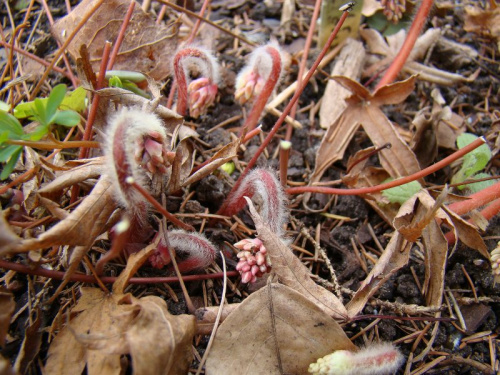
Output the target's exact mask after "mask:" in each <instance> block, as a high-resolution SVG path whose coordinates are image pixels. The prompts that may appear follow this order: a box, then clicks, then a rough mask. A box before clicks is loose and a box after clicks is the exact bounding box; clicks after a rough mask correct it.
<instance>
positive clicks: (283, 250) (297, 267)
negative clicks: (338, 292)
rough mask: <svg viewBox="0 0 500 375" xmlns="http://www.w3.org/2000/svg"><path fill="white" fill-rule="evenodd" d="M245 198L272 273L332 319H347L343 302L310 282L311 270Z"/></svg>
mask: <svg viewBox="0 0 500 375" xmlns="http://www.w3.org/2000/svg"><path fill="white" fill-rule="evenodd" d="M245 199H246V201H247V203H248V207H249V209H250V214H251V216H252V219H253V222H254V224H255V228H256V229H257V232H258V237H259V239H260V240H261V241H262V242H263V243H264V246H265V247H266V249H267V252H268V254H269V257H270V258H271V263H272V265H273V268H272V273H273V274H275V275H277V276H278V278H279V281H280V282H281V283H282V284H285V285H286V286H288V287H290V288H293V289H294V290H296V291H298V292H299V293H302V294H303V295H304V296H305V297H306V298H307V299H309V300H310V301H311V302H312V303H314V304H315V305H317V306H318V307H319V308H320V309H321V310H323V311H324V312H325V313H326V314H328V315H329V316H332V317H333V318H335V319H341V320H345V319H346V317H347V311H346V309H345V307H344V305H343V304H342V302H340V300H339V299H338V298H337V297H335V295H333V294H332V293H331V292H329V291H328V290H326V289H325V288H323V287H321V286H319V285H317V284H316V283H315V282H314V281H312V280H311V278H310V276H309V270H308V269H307V268H306V266H304V264H303V263H302V262H301V261H300V259H299V258H297V257H296V256H295V255H294V254H293V252H292V251H291V250H290V249H289V248H288V246H286V245H285V244H284V243H283V242H282V241H281V239H280V238H278V236H277V235H276V234H275V233H273V232H272V231H271V230H270V229H269V225H267V223H264V221H263V220H262V218H261V217H260V215H259V214H258V213H257V211H256V210H255V207H254V206H253V203H252V201H251V200H250V199H249V198H248V197H245Z"/></svg>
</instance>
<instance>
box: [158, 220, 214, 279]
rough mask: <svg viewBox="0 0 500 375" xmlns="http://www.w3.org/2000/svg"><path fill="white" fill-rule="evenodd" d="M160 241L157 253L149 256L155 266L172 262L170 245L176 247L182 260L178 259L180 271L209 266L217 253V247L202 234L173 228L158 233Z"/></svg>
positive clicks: (159, 266)
mask: <svg viewBox="0 0 500 375" xmlns="http://www.w3.org/2000/svg"><path fill="white" fill-rule="evenodd" d="M157 236H160V241H159V242H158V246H157V248H156V251H155V253H154V254H153V255H152V256H151V257H150V258H149V261H150V263H151V265H152V266H153V267H155V268H163V267H165V266H166V265H168V264H170V263H171V262H172V259H171V257H170V252H169V250H168V248H169V247H171V249H174V250H175V252H176V254H177V255H179V257H180V258H181V260H178V261H177V264H178V267H179V271H180V272H189V271H193V270H197V269H203V268H206V267H208V266H209V265H210V264H211V263H212V262H213V261H214V259H215V256H216V254H217V249H216V247H215V246H214V245H213V244H212V243H211V242H210V241H209V240H208V239H207V238H206V237H205V236H204V235H202V234H199V233H197V232H186V231H184V230H181V229H178V230H172V231H167V232H164V231H163V230H162V229H160V231H159V232H158V233H157Z"/></svg>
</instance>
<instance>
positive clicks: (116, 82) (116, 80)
mask: <svg viewBox="0 0 500 375" xmlns="http://www.w3.org/2000/svg"><path fill="white" fill-rule="evenodd" d="M109 87H118V88H119V89H122V88H123V84H122V80H121V79H120V77H117V76H112V77H111V78H110V79H109Z"/></svg>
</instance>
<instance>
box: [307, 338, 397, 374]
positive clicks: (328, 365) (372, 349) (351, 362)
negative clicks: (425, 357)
mask: <svg viewBox="0 0 500 375" xmlns="http://www.w3.org/2000/svg"><path fill="white" fill-rule="evenodd" d="M403 362H404V357H403V355H402V354H401V353H400V352H399V350H398V349H397V348H396V347H395V346H394V345H392V343H379V344H372V345H369V346H367V347H365V348H362V349H360V350H359V351H357V352H351V351H348V350H337V351H335V352H333V353H332V354H328V355H327V356H325V357H323V358H320V359H318V361H317V362H315V363H311V364H310V365H309V370H308V372H309V373H311V374H313V375H386V374H394V373H396V371H397V370H398V369H399V368H400V367H401V365H402V364H403Z"/></svg>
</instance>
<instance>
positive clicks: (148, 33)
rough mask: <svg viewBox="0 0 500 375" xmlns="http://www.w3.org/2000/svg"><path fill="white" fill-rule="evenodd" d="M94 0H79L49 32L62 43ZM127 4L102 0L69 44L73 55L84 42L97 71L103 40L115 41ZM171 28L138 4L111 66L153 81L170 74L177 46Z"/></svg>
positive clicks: (119, 1) (173, 30)
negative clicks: (136, 73)
mask: <svg viewBox="0 0 500 375" xmlns="http://www.w3.org/2000/svg"><path fill="white" fill-rule="evenodd" d="M95 2H96V1H95V0H84V1H82V2H81V3H80V4H79V5H78V6H77V7H75V8H74V9H73V10H72V11H71V13H70V14H68V15H67V16H66V17H64V18H62V19H60V20H59V21H57V22H56V23H55V24H54V26H53V27H52V33H53V34H54V37H55V38H56V39H57V40H58V41H59V42H60V43H61V44H63V43H64V42H65V41H66V37H67V36H68V35H70V34H71V33H72V31H73V29H74V28H75V27H76V26H77V25H78V24H79V23H80V22H81V21H82V18H83V16H84V15H85V10H86V9H90V8H91V7H93V6H94V4H95ZM129 5H130V1H128V0H108V1H105V2H104V3H103V4H102V5H101V6H100V7H99V9H98V10H97V11H96V12H95V13H94V15H93V16H92V17H91V18H90V19H89V20H88V21H87V22H86V23H85V25H84V26H83V27H82V28H81V30H80V31H79V33H78V34H77V35H76V37H75V38H74V39H73V41H72V42H71V43H70V45H69V47H68V51H69V52H70V53H71V54H72V55H73V57H74V58H75V59H76V58H77V57H78V56H79V50H80V46H81V45H82V44H85V45H87V46H88V51H89V54H90V58H91V62H92V67H93V69H94V71H98V70H99V65H100V63H101V57H102V48H103V46H104V44H105V42H106V41H108V40H109V41H112V42H114V41H115V40H116V37H117V35H118V31H119V29H120V27H121V25H122V22H123V19H124V17H125V14H126V13H127V9H128V7H129ZM174 27H175V26H174V25H172V27H165V26H163V25H159V24H156V22H155V20H154V19H153V18H152V17H151V16H149V15H148V14H146V13H145V12H144V11H143V10H142V9H141V7H140V5H138V4H137V5H136V6H135V8H134V11H133V13H132V18H131V19H130V23H129V25H128V27H127V30H126V32H125V37H124V39H123V42H122V45H121V48H120V53H119V54H118V56H117V59H116V62H115V64H114V67H113V68H114V69H116V70H132V71H137V72H141V73H145V74H148V75H149V76H151V77H152V78H154V79H156V80H163V79H165V78H166V77H167V76H169V75H170V74H171V70H172V58H173V56H174V52H175V50H176V48H177V36H176V34H175V29H174Z"/></svg>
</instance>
